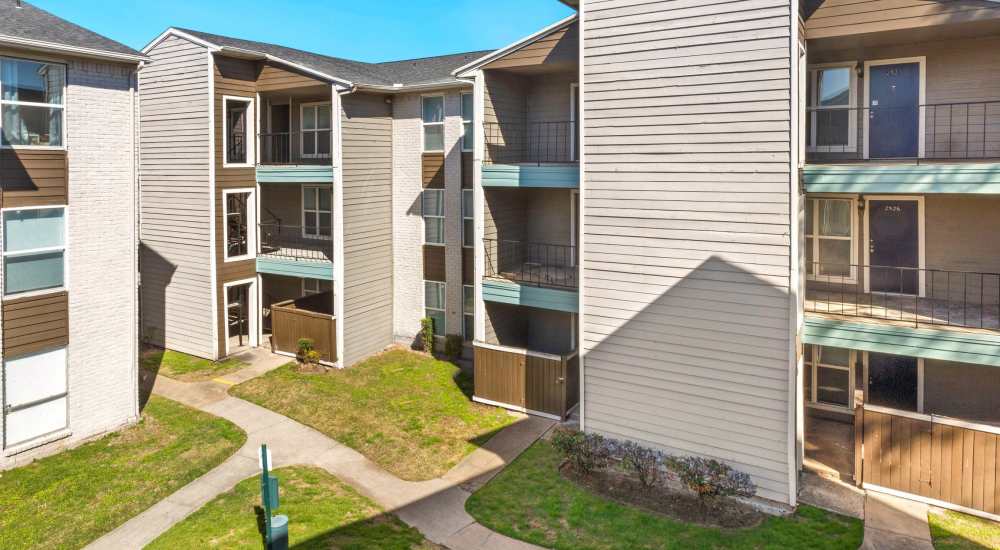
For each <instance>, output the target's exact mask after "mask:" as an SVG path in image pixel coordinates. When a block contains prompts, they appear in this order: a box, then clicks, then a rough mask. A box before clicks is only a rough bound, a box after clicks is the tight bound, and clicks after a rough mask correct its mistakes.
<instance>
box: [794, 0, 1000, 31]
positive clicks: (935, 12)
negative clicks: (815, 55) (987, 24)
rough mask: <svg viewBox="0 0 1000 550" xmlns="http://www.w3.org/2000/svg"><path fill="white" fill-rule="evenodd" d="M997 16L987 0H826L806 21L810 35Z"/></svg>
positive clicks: (927, 24) (996, 9)
mask: <svg viewBox="0 0 1000 550" xmlns="http://www.w3.org/2000/svg"><path fill="white" fill-rule="evenodd" d="M995 17H1000V7H997V6H995V5H993V4H992V3H991V2H989V1H986V0H946V1H942V0H862V1H859V0H827V1H826V2H824V3H823V5H822V6H820V8H819V9H817V10H816V12H815V13H813V14H812V16H811V17H810V18H809V20H808V21H806V33H807V36H808V37H809V38H810V39H813V38H829V37H833V36H844V35H849V34H865V33H873V32H884V31H894V30H899V29H908V28H916V27H929V26H932V25H944V24H952V23H963V22H968V21H978V20H983V19H989V18H995Z"/></svg>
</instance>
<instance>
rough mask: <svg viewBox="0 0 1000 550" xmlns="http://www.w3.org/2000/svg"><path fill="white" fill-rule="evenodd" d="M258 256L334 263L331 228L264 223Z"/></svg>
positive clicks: (261, 226) (261, 225)
mask: <svg viewBox="0 0 1000 550" xmlns="http://www.w3.org/2000/svg"><path fill="white" fill-rule="evenodd" d="M258 227H259V229H260V240H259V242H260V250H259V252H258V255H260V256H265V257H272V258H282V259H286V260H305V261H319V262H332V261H333V243H332V242H331V240H330V228H329V227H321V228H318V232H319V233H320V235H316V234H315V233H317V228H315V227H305V228H303V227H302V226H300V225H284V224H281V223H262V224H260V225H259V226H258Z"/></svg>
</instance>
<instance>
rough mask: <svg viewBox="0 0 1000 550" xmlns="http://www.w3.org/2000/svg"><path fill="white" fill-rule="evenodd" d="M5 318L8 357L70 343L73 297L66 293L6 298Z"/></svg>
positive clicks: (4, 331)
mask: <svg viewBox="0 0 1000 550" xmlns="http://www.w3.org/2000/svg"><path fill="white" fill-rule="evenodd" d="M3 319H4V326H3V336H4V338H3V354H4V356H6V357H13V356H17V355H25V354H29V353H37V352H39V351H43V350H46V349H50V348H56V347H60V346H65V345H66V344H68V343H69V298H68V295H67V294H66V293H65V292H58V293H55V294H45V295H43V296H32V297H30V298H15V299H11V300H5V301H4V302H3Z"/></svg>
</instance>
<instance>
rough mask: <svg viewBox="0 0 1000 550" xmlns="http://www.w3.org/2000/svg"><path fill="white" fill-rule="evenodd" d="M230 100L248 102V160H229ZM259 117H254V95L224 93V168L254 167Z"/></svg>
mask: <svg viewBox="0 0 1000 550" xmlns="http://www.w3.org/2000/svg"><path fill="white" fill-rule="evenodd" d="M230 101H240V102H243V103H246V104H247V125H246V143H247V161H246V162H238V163H230V162H229V160H228V158H227V157H228V152H229V110H228V109H226V104H227V103H228V102H230ZM256 121H257V119H256V118H255V117H254V100H253V98H252V97H242V96H232V95H224V96H222V167H223V168H252V167H253V166H254V159H256V158H257V157H256V152H255V149H254V142H256V141H257V140H256V135H255V132H254V129H255V128H256V126H257V122H256Z"/></svg>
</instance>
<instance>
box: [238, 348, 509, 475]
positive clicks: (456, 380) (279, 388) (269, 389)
mask: <svg viewBox="0 0 1000 550" xmlns="http://www.w3.org/2000/svg"><path fill="white" fill-rule="evenodd" d="M470 385H471V381H470V380H469V378H468V377H467V376H464V375H462V374H460V372H459V369H458V367H456V366H455V365H453V364H451V363H448V362H446V361H438V360H436V359H433V358H430V357H427V356H425V355H421V354H417V353H413V352H410V351H407V350H402V349H395V350H390V351H387V352H385V353H383V354H381V355H378V356H375V357H372V358H371V359H368V360H366V361H364V362H362V363H360V364H358V365H355V366H353V367H351V368H348V369H344V370H332V371H330V372H327V373H324V374H302V373H299V372H296V370H295V367H294V365H291V364H290V365H286V366H284V367H281V368H279V369H277V370H274V371H271V372H269V373H268V374H267V375H265V376H262V377H260V378H255V379H253V380H250V381H247V382H245V383H243V384H240V385H238V386H235V387H233V388H232V389H230V392H231V393H232V394H233V395H236V396H237V397H241V398H243V399H247V400H249V401H252V402H254V403H257V404H258V405H261V406H263V407H267V408H269V409H271V410H273V411H276V412H278V413H280V414H283V415H285V416H288V417H290V418H294V419H295V420H297V421H299V422H301V423H303V424H307V425H309V426H312V427H313V428H316V429H317V430H319V431H321V432H323V433H324V434H326V435H328V436H330V437H332V438H334V439H336V440H337V441H340V442H341V443H343V444H345V445H348V446H350V447H352V448H354V449H356V450H357V451H359V452H361V453H362V454H364V455H365V456H367V457H368V458H370V459H372V460H373V461H375V462H377V463H378V464H379V465H380V466H382V467H383V468H385V469H386V470H388V471H390V472H392V473H393V474H395V475H396V476H398V477H400V478H403V479H408V480H423V479H430V478H433V477H437V476H440V475H442V474H444V473H445V472H447V471H448V470H449V469H451V467H452V466H454V465H455V464H457V463H458V462H459V461H460V460H461V459H462V458H463V457H464V456H465V455H467V454H468V453H470V452H471V451H472V450H473V449H475V448H476V446H477V445H481V444H482V443H483V442H485V441H486V440H487V439H488V438H489V437H490V436H491V435H492V434H493V433H495V432H496V431H497V430H499V429H500V428H503V427H504V426H506V425H508V424H510V423H511V422H513V420H514V418H513V417H511V416H510V415H508V414H507V413H506V412H505V411H503V410H501V409H498V408H495V407H487V406H483V405H479V404H476V403H473V402H472V400H471V399H470V398H469V397H468V395H466V393H471V388H470Z"/></svg>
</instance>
